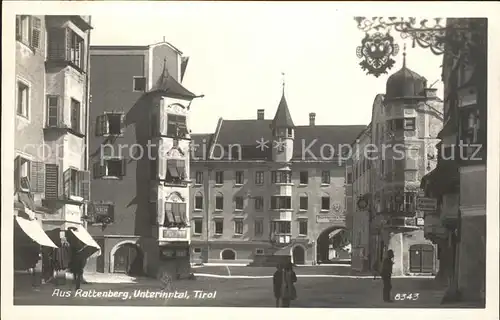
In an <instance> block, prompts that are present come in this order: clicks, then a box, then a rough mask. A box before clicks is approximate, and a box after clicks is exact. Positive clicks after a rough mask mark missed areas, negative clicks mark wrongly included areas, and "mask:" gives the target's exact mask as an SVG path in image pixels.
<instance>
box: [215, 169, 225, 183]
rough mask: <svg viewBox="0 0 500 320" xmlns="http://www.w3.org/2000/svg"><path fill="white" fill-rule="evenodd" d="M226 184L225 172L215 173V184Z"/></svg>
mask: <svg viewBox="0 0 500 320" xmlns="http://www.w3.org/2000/svg"><path fill="white" fill-rule="evenodd" d="M223 183H224V171H217V172H215V184H223Z"/></svg>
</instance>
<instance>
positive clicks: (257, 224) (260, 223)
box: [254, 219, 264, 236]
mask: <svg viewBox="0 0 500 320" xmlns="http://www.w3.org/2000/svg"><path fill="white" fill-rule="evenodd" d="M254 232H255V235H256V236H261V235H263V234H264V220H262V219H258V220H255V221H254Z"/></svg>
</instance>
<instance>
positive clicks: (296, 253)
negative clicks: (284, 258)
mask: <svg viewBox="0 0 500 320" xmlns="http://www.w3.org/2000/svg"><path fill="white" fill-rule="evenodd" d="M292 256H293V263H294V264H305V263H306V252H305V250H304V248H303V247H301V246H296V247H295V248H293V251H292Z"/></svg>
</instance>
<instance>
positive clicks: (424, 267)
mask: <svg viewBox="0 0 500 320" xmlns="http://www.w3.org/2000/svg"><path fill="white" fill-rule="evenodd" d="M409 251H410V272H411V273H433V272H434V246H432V245H430V244H414V245H412V246H411V247H410V250H409Z"/></svg>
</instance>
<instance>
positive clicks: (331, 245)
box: [316, 226, 350, 263]
mask: <svg viewBox="0 0 500 320" xmlns="http://www.w3.org/2000/svg"><path fill="white" fill-rule="evenodd" d="M346 235H347V234H346V229H345V228H343V227H338V226H332V227H329V228H326V229H325V230H323V231H322V232H321V233H320V235H319V236H318V239H317V246H316V248H317V250H316V261H317V262H318V263H325V262H328V261H330V260H331V259H332V258H334V257H332V252H335V251H336V250H339V249H341V247H342V246H343V243H344V242H345V241H344V240H345V239H344V237H345V236H346ZM349 242H350V241H349Z"/></svg>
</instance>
